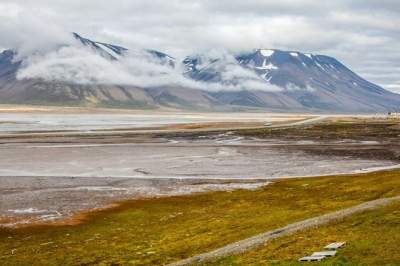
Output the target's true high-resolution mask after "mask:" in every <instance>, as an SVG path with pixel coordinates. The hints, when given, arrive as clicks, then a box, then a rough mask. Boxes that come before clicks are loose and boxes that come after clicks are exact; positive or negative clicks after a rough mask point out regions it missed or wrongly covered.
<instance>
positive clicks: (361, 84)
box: [183, 49, 400, 112]
mask: <svg viewBox="0 0 400 266" xmlns="http://www.w3.org/2000/svg"><path fill="white" fill-rule="evenodd" d="M204 58H208V57H207V56H205V55H198V56H191V57H187V58H186V59H185V60H184V61H183V62H184V64H185V66H186V70H187V72H186V75H187V76H189V77H191V78H193V79H195V80H197V81H202V82H210V83H213V82H220V81H221V77H223V76H224V71H225V68H224V67H221V66H223V65H232V64H236V65H237V66H238V67H240V68H243V69H247V70H249V71H250V72H252V73H255V74H256V75H257V76H258V77H259V80H262V81H263V82H264V83H267V84H270V85H272V86H274V87H277V88H280V91H273V90H269V91H268V90H262V89H261V90H256V89H255V90H252V88H251V85H249V86H248V87H247V89H248V90H242V91H241V92H240V93H238V92H234V93H232V92H223V93H221V92H217V93H213V96H214V97H216V98H217V99H219V100H221V101H223V102H224V103H225V104H239V105H242V104H243V105H247V104H248V103H249V102H250V103H251V104H252V105H256V106H268V107H270V108H278V109H281V108H282V109H285V108H288V109H292V108H295V109H297V108H300V109H301V108H306V109H307V108H308V109H320V110H331V111H371V112H373V111H381V110H385V109H386V110H387V109H396V108H398V106H399V96H400V95H398V94H394V93H391V92H388V91H386V90H384V89H383V88H381V87H379V86H377V85H375V84H373V83H371V82H368V81H366V80H365V79H363V78H362V77H360V76H358V75H357V74H355V73H354V72H353V71H351V70H350V69H348V68H347V67H346V66H344V65H343V64H342V63H340V62H339V61H338V60H336V59H335V58H333V57H329V56H325V55H313V54H309V53H301V52H296V51H281V50H276V49H257V50H254V51H251V52H247V53H241V54H238V55H234V58H235V61H234V62H233V63H232V60H229V61H227V62H226V63H224V62H223V58H215V57H211V58H212V59H211V60H210V59H209V60H205V59H204ZM228 76H231V75H228ZM237 78H238V77H237ZM239 78H240V76H239ZM242 78H243V77H242ZM238 95H240V96H238Z"/></svg>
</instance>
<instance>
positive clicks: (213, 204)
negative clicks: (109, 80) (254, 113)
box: [0, 115, 400, 265]
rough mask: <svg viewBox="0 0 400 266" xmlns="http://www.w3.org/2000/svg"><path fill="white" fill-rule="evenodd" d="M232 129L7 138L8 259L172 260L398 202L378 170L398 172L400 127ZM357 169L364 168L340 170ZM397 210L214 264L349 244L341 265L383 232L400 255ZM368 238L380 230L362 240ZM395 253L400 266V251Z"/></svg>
mask: <svg viewBox="0 0 400 266" xmlns="http://www.w3.org/2000/svg"><path fill="white" fill-rule="evenodd" d="M258 119H259V118H258ZM0 120H1V115H0ZM267 120H268V119H267ZM307 121H308V122H307ZM221 122H223V121H220V123H221ZM225 122H226V121H225ZM228 122H229V126H228V127H226V128H220V127H218V126H217V125H216V124H211V125H210V124H209V122H202V123H200V122H194V123H189V124H187V123H183V124H171V125H170V124H168V125H164V126H163V127H160V128H157V129H156V130H154V128H152V129H148V128H143V129H139V130H138V129H132V128H120V129H113V130H111V131H107V132H105V131H104V128H102V129H101V130H102V132H93V130H91V131H90V132H83V131H82V130H79V132H77V131H74V130H72V131H68V130H67V131H65V130H63V131H62V132H58V131H54V130H50V131H48V130H44V131H40V132H38V131H37V130H36V131H35V132H26V131H18V132H5V134H3V135H2V136H0V139H1V145H0V149H1V153H0V182H1V186H0V187H1V189H0V192H1V194H0V197H1V201H0V202H1V204H0V215H1V218H0V222H1V223H2V224H3V227H2V228H1V229H0V264H2V265H3V264H4V265H78V264H80V265H81V264H99V265H129V264H132V265H163V264H168V263H173V262H177V261H180V260H182V259H185V258H188V257H191V256H194V255H197V254H200V253H204V252H208V251H212V250H214V249H217V248H219V247H222V246H224V245H227V244H229V243H232V242H235V241H238V240H241V239H245V238H248V237H251V236H253V235H257V234H260V233H263V232H265V231H269V230H274V229H277V228H280V227H283V226H285V225H288V224H290V223H294V222H298V221H302V220H304V219H308V218H312V217H315V216H319V215H322V214H326V213H330V212H332V211H337V210H341V209H344V208H348V207H352V206H355V205H358V204H361V203H363V202H367V201H371V200H375V199H381V198H387V197H394V196H399V195H400V190H399V188H400V186H399V185H400V170H397V169H393V170H386V171H377V172H374V170H379V169H384V168H395V167H397V165H398V162H399V158H400V148H399V143H398V136H399V135H400V123H399V121H396V120H389V119H386V118H383V117H354V118H352V117H331V116H329V117H323V119H320V118H314V117H306V116H305V117H298V116H296V118H293V117H290V119H288V120H286V121H285V120H284V119H283V120H282V119H281V120H279V121H275V122H273V123H272V125H270V124H268V125H267V126H265V125H264V124H263V123H264V122H261V121H258V122H257V123H258V124H251V125H249V124H245V126H243V124H241V123H249V121H241V122H239V124H241V125H239V126H238V124H236V122H232V121H228ZM207 123H208V124H207ZM213 123H214V122H213ZM232 123H234V124H232ZM251 123H254V121H251ZM260 123H261V124H260ZM11 126H12V125H11ZM96 130H98V128H97V129H96ZM96 130H94V131H96ZM66 166H68V167H66ZM368 171H373V172H368ZM348 172H353V173H354V174H352V175H346V174H344V175H343V174H342V173H348ZM324 175H326V176H324ZM296 176H317V177H309V178H295V177H296ZM282 177H292V178H290V179H282ZM194 192H197V193H194ZM188 194H189V195H188ZM154 196H157V197H154ZM159 196H163V197H159ZM165 196H168V197H165ZM109 204H112V205H111V206H110V205H109ZM396 206H398V204H393V205H391V206H389V207H383V208H380V209H376V210H371V211H367V212H365V213H362V214H357V215H354V216H351V217H348V218H346V219H345V220H344V221H338V222H334V223H332V224H331V225H329V226H326V227H325V226H324V227H321V228H313V229H309V230H307V231H304V232H300V233H296V234H294V235H291V236H286V237H283V238H280V239H276V240H274V241H273V242H271V243H270V244H268V245H266V246H265V247H264V248H261V249H258V250H257V251H254V252H253V251H250V252H248V253H245V254H243V255H239V256H231V257H228V258H222V259H220V260H217V261H215V262H210V263H211V264H216V265H247V264H254V265H265V264H267V265H268V264H271V265H274V264H277V265H280V264H282V265H286V264H288V265H291V264H294V265H295V264H296V260H297V258H298V256H304V255H307V253H309V251H310V250H314V248H317V247H320V246H323V245H324V244H325V242H329V241H333V240H345V241H348V242H349V245H348V247H346V249H344V250H343V252H341V253H340V256H338V257H337V258H335V259H334V260H331V261H335V262H338V263H341V262H343V263H348V264H349V265H352V264H354V265H356V264H357V263H358V262H361V263H364V262H365V264H369V263H372V262H376V260H375V257H376V256H375V255H376V253H375V251H374V250H373V248H374V246H373V245H374V243H375V242H374V241H375V238H374V237H375V236H378V233H383V234H384V237H381V238H380V239H379V241H378V242H379V244H380V245H381V247H380V248H382V249H383V248H386V249H387V250H388V251H390V250H393V249H394V248H396V247H395V246H394V247H392V245H393V243H394V242H393V241H394V240H395V239H397V238H398V237H399V236H398V235H397V233H396V232H399V230H397V229H398V228H397V227H396V226H397V225H398V223H397V222H398V221H397V219H398V217H397V216H396V215H397V212H396V210H395V209H396ZM102 207H107V208H105V209H104V208H102ZM93 208H100V209H96V211H93ZM378 214H381V215H382V216H383V217H386V218H384V220H380V217H379V215H378ZM383 221H384V222H383ZM24 223H29V224H27V225H24ZM32 223H33V224H32ZM374 224H377V225H381V224H382V226H381V228H379V229H378V228H375V227H374V226H373V225H374ZM13 225H14V226H13ZM15 225H17V227H15ZM4 226H6V227H4ZM335 228H338V229H337V230H338V231H337V232H336V231H335ZM367 230H371V232H375V233H372V234H371V235H370V236H369V237H370V238H368V239H366V240H365V241H364V240H363V239H362V234H363V233H365V232H366V231H367ZM396 230H397V231H396ZM340 232H341V233H342V234H343V238H341V237H339V236H340V235H339V233H340ZM357 234H358V235H357ZM386 234H390V235H391V236H393V239H391V238H390V237H386V236H385V235H386ZM308 236H311V237H310V238H308ZM344 238H345V239H344ZM322 242H323V243H322ZM271 252H272V253H271ZM357 252H362V254H365V256H364V257H363V258H361V256H359V254H358V253H357ZM386 259H387V260H385V263H386V264H393V265H395V264H396V263H398V262H399V261H398V257H396V255H395V254H394V255H389V254H388V255H387V256H386ZM327 263H329V262H327ZM372 265H373V264H372Z"/></svg>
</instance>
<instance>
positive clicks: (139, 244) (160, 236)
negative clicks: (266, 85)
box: [0, 171, 400, 265]
mask: <svg viewBox="0 0 400 266" xmlns="http://www.w3.org/2000/svg"><path fill="white" fill-rule="evenodd" d="M395 195H400V171H388V172H380V173H369V174H364V175H354V176H332V177H320V178H308V179H294V180H283V181H279V182H276V183H273V184H271V185H268V186H266V187H264V188H261V189H258V190H256V191H247V190H238V191H234V192H214V193H206V194H197V195H192V196H181V197H170V198H164V199H150V200H137V201H128V202H124V203H122V204H121V205H120V206H119V207H116V208H114V209H110V210H107V211H100V212H97V213H92V214H91V215H89V216H87V217H86V218H85V220H84V221H83V223H82V224H79V225H73V226H71V225H70V226H68V225H62V226H61V225H59V226H41V227H30V228H20V229H1V230H0V265H77V264H82V265H85V264H100V265H111V264H123V265H127V264H132V265H160V264H164V263H167V262H173V261H176V260H180V259H182V258H186V257H189V256H192V255H195V254H198V253H202V252H206V251H209V250H212V249H215V248H218V247H220V246H223V245H226V244H228V243H231V242H234V241H237V240H240V239H243V238H247V237H249V236H252V235H255V234H258V233H261V232H264V231H267V230H271V229H274V228H278V227H281V226H284V225H286V224H289V223H292V222H295V221H299V220H303V219H306V218H309V217H313V216H317V215H320V214H323V213H327V212H331V211H334V210H338V209H341V208H345V207H349V206H353V205H356V204H359V203H362V202H365V201H369V200H373V199H377V198H382V197H390V196H395Z"/></svg>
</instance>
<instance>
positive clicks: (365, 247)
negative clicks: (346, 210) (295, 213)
mask: <svg viewBox="0 0 400 266" xmlns="http://www.w3.org/2000/svg"><path fill="white" fill-rule="evenodd" d="M335 241H347V245H346V246H345V247H344V248H342V249H340V250H339V251H338V254H337V256H335V257H334V258H327V259H325V260H324V261H322V262H312V263H304V262H302V263H301V262H298V261H297V260H298V259H299V258H301V257H303V256H307V255H310V254H312V253H313V252H315V251H322V250H323V247H324V246H325V245H326V244H329V243H331V242H335ZM399 243H400V204H399V203H396V204H392V205H390V206H387V207H381V208H379V209H375V210H371V211H367V212H364V213H361V214H357V215H354V216H351V217H348V218H346V219H344V220H343V221H338V222H334V223H330V224H329V225H327V226H323V227H320V228H312V229H309V230H306V231H304V232H300V233H297V234H294V235H290V236H286V237H283V238H280V239H275V240H273V241H271V242H270V243H268V245H266V246H265V247H263V248H259V249H255V250H252V251H250V252H247V253H244V254H242V255H238V256H230V257H226V258H222V259H219V260H217V261H214V262H211V263H207V264H204V265H207V266H212V265H213V266H217V265H400V252H399Z"/></svg>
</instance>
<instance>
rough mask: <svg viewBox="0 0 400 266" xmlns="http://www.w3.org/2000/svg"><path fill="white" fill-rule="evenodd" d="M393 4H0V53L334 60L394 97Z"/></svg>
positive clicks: (264, 0)
mask: <svg viewBox="0 0 400 266" xmlns="http://www.w3.org/2000/svg"><path fill="white" fill-rule="evenodd" d="M399 25H400V1H399V0H332V1H323V0H296V1H295V0H280V1H276V0H247V1H243V0H204V1H200V0H199V1H195V0H190V1H189V0H168V1H167V0H113V1H110V0H85V1H83V0H68V1H67V0H63V1H62V0H1V2H0V36H1V37H0V48H1V49H4V48H15V47H18V48H20V49H32V48H33V47H35V48H36V47H38V46H39V47H45V46H46V45H49V46H51V44H52V43H56V42H57V41H61V40H63V39H64V38H65V36H66V34H67V33H69V32H72V31H75V32H78V33H81V34H82V35H85V36H87V37H89V38H92V39H95V40H101V41H104V42H111V43H115V44H120V45H123V46H126V47H128V48H129V47H139V48H152V49H157V50H160V51H163V52H166V53H169V54H170V55H172V56H175V57H182V56H184V55H187V54H191V53H194V52H199V51H200V52H201V51H204V50H207V49H211V48H218V49H220V48H223V49H224V48H225V49H228V50H232V51H241V50H248V49H253V48H277V49H290V50H298V51H303V52H311V53H316V54H326V55H330V56H334V57H336V58H337V59H338V60H340V61H342V62H343V63H344V64H345V65H347V66H349V67H350V68H351V69H353V70H354V71H355V72H357V73H358V74H360V75H361V76H363V77H365V78H366V79H368V80H370V81H373V82H375V83H377V84H379V85H381V86H383V87H385V88H387V89H390V90H392V91H398V92H400V26H399Z"/></svg>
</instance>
